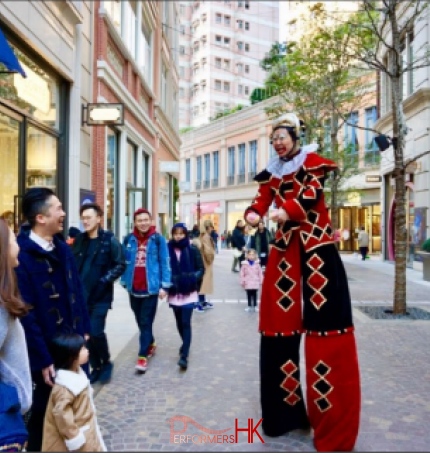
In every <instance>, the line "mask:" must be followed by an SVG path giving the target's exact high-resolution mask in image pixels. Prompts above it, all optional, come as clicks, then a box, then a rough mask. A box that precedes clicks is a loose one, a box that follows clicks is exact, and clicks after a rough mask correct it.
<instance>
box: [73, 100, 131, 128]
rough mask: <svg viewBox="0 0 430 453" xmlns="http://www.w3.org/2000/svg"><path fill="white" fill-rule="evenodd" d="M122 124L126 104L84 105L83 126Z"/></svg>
mask: <svg viewBox="0 0 430 453" xmlns="http://www.w3.org/2000/svg"><path fill="white" fill-rule="evenodd" d="M84 124H86V125H87V126H122V125H123V124H124V104H121V103H118V104H87V105H82V126H83V125H84Z"/></svg>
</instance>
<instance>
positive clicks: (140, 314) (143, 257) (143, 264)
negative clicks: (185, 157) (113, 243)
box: [121, 208, 171, 373]
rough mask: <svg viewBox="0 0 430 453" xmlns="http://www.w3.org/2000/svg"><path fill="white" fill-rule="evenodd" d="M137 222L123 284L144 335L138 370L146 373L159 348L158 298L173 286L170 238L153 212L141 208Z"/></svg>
mask: <svg viewBox="0 0 430 453" xmlns="http://www.w3.org/2000/svg"><path fill="white" fill-rule="evenodd" d="M133 220H134V229H133V232H132V233H130V234H129V235H128V236H126V237H125V239H124V242H123V248H124V252H125V263H126V269H125V272H124V273H123V274H122V276H121V284H122V286H124V288H126V290H127V292H128V294H129V298H130V306H131V309H132V310H133V313H134V316H135V318H136V323H137V325H138V327H139V332H140V335H139V354H138V358H137V362H136V366H135V368H136V371H137V372H139V373H144V372H145V371H146V370H147V368H148V358H150V357H152V356H153V355H154V354H155V350H156V347H157V345H156V343H155V338H154V334H153V324H154V319H155V314H156V313H157V304H158V298H160V299H164V298H165V297H166V296H167V291H168V289H169V287H170V285H171V272H170V264H169V251H168V249H167V243H166V239H164V237H163V236H162V235H161V234H160V233H158V232H157V231H156V229H155V226H153V225H152V216H151V213H150V212H149V211H148V210H147V209H144V208H139V209H138V210H136V211H135V212H134V214H133Z"/></svg>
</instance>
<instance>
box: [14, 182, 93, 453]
mask: <svg viewBox="0 0 430 453" xmlns="http://www.w3.org/2000/svg"><path fill="white" fill-rule="evenodd" d="M22 213H23V215H24V217H25V219H26V220H27V224H26V225H23V226H22V227H21V231H20V233H19V235H18V245H19V247H20V252H19V255H18V260H19V266H18V267H17V268H16V275H17V279H18V286H19V290H20V292H21V295H22V298H23V299H24V301H25V302H26V303H27V304H29V305H30V306H31V308H32V309H31V310H30V311H29V313H28V315H27V316H24V317H23V318H22V319H21V322H22V325H23V327H24V331H25V335H26V339H27V347H28V355H29V359H30V367H31V374H32V379H33V382H34V384H35V388H34V391H33V405H32V407H31V415H30V418H29V421H28V425H27V428H28V433H29V438H28V446H27V449H28V451H40V449H41V447H42V432H43V419H44V416H45V411H46V406H47V403H48V399H49V394H50V392H51V388H52V386H53V385H54V378H55V370H54V365H53V359H52V356H51V353H50V348H51V341H52V339H53V337H54V336H55V335H56V334H57V333H71V332H76V333H78V334H80V335H82V336H84V337H86V338H88V337H89V333H90V319H89V316H88V311H87V308H86V304H85V299H84V294H83V291H82V284H81V281H80V279H79V274H78V270H77V268H76V263H75V259H74V258H73V255H72V252H71V250H70V247H69V246H68V245H67V244H66V243H65V242H64V240H63V239H62V238H61V233H62V231H63V228H64V218H65V216H66V213H65V212H64V210H63V207H62V204H61V202H60V200H59V199H58V198H57V196H56V195H55V193H54V192H53V191H52V190H51V189H48V188H46V187H34V188H31V189H29V190H28V191H27V192H26V193H25V195H24V197H23V200H22Z"/></svg>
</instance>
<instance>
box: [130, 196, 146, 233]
mask: <svg viewBox="0 0 430 453" xmlns="http://www.w3.org/2000/svg"><path fill="white" fill-rule="evenodd" d="M126 200H127V204H126V209H127V212H126V213H125V214H126V215H125V231H126V234H128V233H129V232H131V231H132V229H133V228H134V225H133V213H134V211H136V209H139V208H144V207H145V206H143V205H142V203H143V200H146V189H134V188H133V189H127V192H126Z"/></svg>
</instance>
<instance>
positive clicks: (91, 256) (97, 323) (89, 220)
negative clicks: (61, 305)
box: [73, 203, 125, 384]
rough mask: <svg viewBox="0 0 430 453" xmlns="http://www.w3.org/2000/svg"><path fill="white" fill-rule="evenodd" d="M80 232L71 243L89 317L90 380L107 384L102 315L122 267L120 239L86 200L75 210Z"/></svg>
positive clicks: (108, 372) (108, 371)
mask: <svg viewBox="0 0 430 453" xmlns="http://www.w3.org/2000/svg"><path fill="white" fill-rule="evenodd" d="M79 212H80V214H81V221H82V224H83V226H84V230H85V231H84V232H83V233H80V234H79V235H78V236H77V237H76V239H75V241H74V243H73V254H74V255H75V259H76V264H77V266H78V270H79V275H80V277H81V279H82V284H83V286H84V293H85V300H86V301H87V307H88V312H89V315H90V319H91V335H90V339H89V341H88V350H89V351H90V365H91V374H90V381H91V383H94V382H96V381H98V382H100V383H101V384H107V383H108V382H109V381H110V379H111V376H112V369H113V363H112V362H111V361H110V353H109V346H108V341H107V337H106V333H105V326H106V318H107V314H108V311H109V310H110V309H111V308H112V301H113V294H114V291H113V284H114V282H115V280H116V279H118V278H119V277H120V276H121V274H122V273H123V272H124V269H125V260H124V254H123V252H122V247H121V243H120V242H119V241H118V239H116V237H115V236H114V235H113V233H112V232H111V231H107V230H104V229H103V228H101V226H100V224H101V219H102V216H103V210H102V208H101V207H100V206H99V205H98V204H97V203H87V204H84V205H82V206H81V208H80V210H79Z"/></svg>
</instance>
